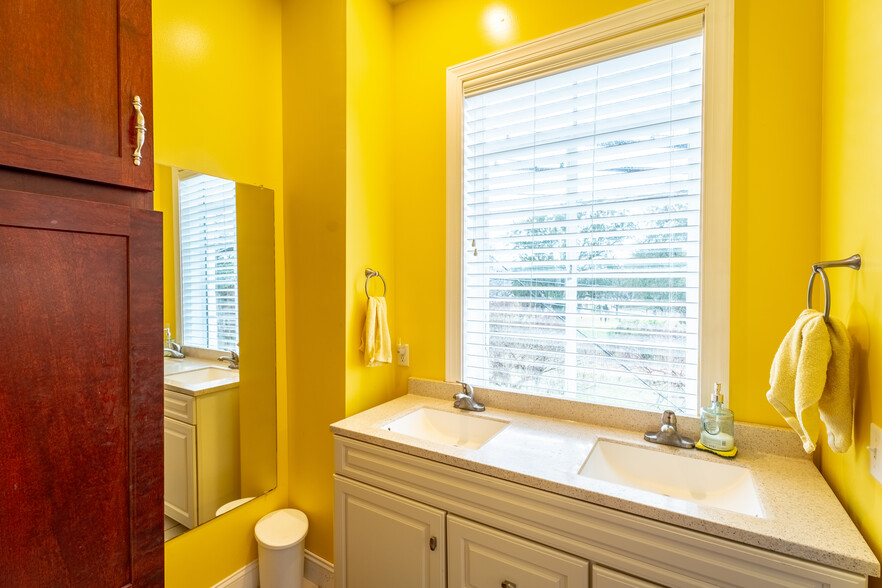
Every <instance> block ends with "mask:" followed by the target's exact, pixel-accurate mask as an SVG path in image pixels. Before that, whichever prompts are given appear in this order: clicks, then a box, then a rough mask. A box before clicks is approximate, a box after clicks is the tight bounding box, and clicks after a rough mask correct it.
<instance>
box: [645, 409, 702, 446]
mask: <svg viewBox="0 0 882 588" xmlns="http://www.w3.org/2000/svg"><path fill="white" fill-rule="evenodd" d="M643 438H644V439H646V440H647V441H651V442H653V443H661V444H662V445H670V446H672V447H682V448H683V449H692V448H693V447H695V441H693V440H692V439H690V438H689V437H684V436H682V435H680V433H679V432H678V431H677V415H675V414H674V411H672V410H666V411H665V412H664V413H663V414H662V424H661V428H660V429H659V430H658V431H646V433H644V434H643Z"/></svg>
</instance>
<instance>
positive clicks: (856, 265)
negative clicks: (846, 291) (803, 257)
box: [806, 254, 861, 320]
mask: <svg viewBox="0 0 882 588" xmlns="http://www.w3.org/2000/svg"><path fill="white" fill-rule="evenodd" d="M825 267H847V268H851V269H853V270H859V269H861V256H860V255H858V254H855V255H852V256H851V257H848V258H846V259H837V260H835V261H822V262H820V263H816V264H814V265H813V266H812V275H811V277H810V278H809V283H808V294H807V295H806V305H807V306H806V307H807V308H809V309H811V307H812V286H813V285H814V283H815V276H816V275H818V274H821V281H822V282H824V320H827V319H829V318H830V281H829V280H828V279H827V272H825V271H824V268H825Z"/></svg>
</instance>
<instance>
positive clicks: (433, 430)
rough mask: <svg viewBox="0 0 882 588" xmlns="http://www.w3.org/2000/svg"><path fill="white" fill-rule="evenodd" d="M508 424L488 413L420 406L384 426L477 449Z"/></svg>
mask: <svg viewBox="0 0 882 588" xmlns="http://www.w3.org/2000/svg"><path fill="white" fill-rule="evenodd" d="M508 425H509V422H508V421H503V420H500V419H495V418H491V417H486V416H476V415H470V414H459V413H452V412H445V411H443V410H435V409H432V408H420V409H417V410H415V411H413V412H411V413H409V414H407V415H405V416H403V417H400V418H398V419H396V420H394V421H392V422H391V423H389V424H388V425H386V426H385V427H383V428H384V429H386V430H387V431H392V432H393V433H401V434H402V435H407V436H409V437H416V438H417V439H424V440H426V441H434V442H436V443H444V444H446V445H453V446H455V447H465V448H466V449H478V448H479V447H481V446H483V445H484V444H485V443H487V441H489V440H490V439H492V438H493V437H495V436H496V435H498V434H499V433H500V432H501V431H502V430H503V429H505V428H506V427H507V426H508Z"/></svg>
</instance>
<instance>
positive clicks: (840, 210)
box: [821, 0, 882, 587]
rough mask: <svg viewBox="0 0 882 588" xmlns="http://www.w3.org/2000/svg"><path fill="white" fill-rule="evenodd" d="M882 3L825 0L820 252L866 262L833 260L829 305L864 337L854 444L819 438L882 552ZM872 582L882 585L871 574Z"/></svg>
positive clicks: (836, 478)
mask: <svg viewBox="0 0 882 588" xmlns="http://www.w3.org/2000/svg"><path fill="white" fill-rule="evenodd" d="M880 22H882V4H880V3H879V2H877V1H875V0H827V2H826V3H825V14H824V68H823V72H824V77H823V105H824V108H823V119H822V120H823V138H824V141H823V155H822V178H823V183H822V189H823V192H822V193H823V196H822V201H821V204H822V206H821V217H822V218H823V219H824V220H823V224H822V226H821V237H822V238H821V257H823V258H824V259H840V258H842V257H847V256H849V255H851V254H852V253H860V254H861V255H862V256H863V259H864V264H863V267H862V268H861V270H860V271H859V272H852V271H851V270H847V269H834V270H830V272H829V275H830V282H831V283H830V293H831V297H832V299H833V301H832V307H831V313H832V314H835V315H836V316H839V317H841V318H843V319H844V320H846V323H847V325H848V330H849V332H850V333H851V334H852V336H853V337H854V339H855V340H856V341H857V345H858V350H859V351H858V352H859V363H860V370H859V373H858V378H859V380H858V381H859V388H858V391H857V402H856V411H855V425H854V435H855V442H854V446H853V447H852V449H851V450H850V451H848V452H847V453H845V454H842V455H838V454H834V453H832V452H831V451H830V450H829V448H828V447H827V445H826V443H824V444H822V451H823V453H822V459H821V471H822V472H823V473H824V477H826V478H827V481H828V482H829V483H830V485H831V487H832V488H833V491H834V492H835V493H836V495H837V496H838V497H839V500H840V501H842V503H843V505H845V508H846V510H847V511H848V513H849V514H850V515H851V517H852V519H853V520H854V521H855V524H856V525H857V527H858V528H859V529H860V530H861V532H862V533H863V534H864V537H865V538H866V539H867V542H868V543H869V544H870V547H872V548H873V551H874V552H875V553H876V556H877V557H880V558H882V484H880V483H878V482H876V481H875V480H874V479H873V478H872V477H871V476H870V475H869V456H868V452H867V450H866V449H865V447H866V446H867V445H868V444H869V434H870V423H875V424H876V425H877V426H882V396H880V392H879V390H880V388H882V344H880V341H882V265H880V263H879V260H880V259H882V234H880V230H879V221H880V219H882V198H880V196H879V193H880V190H879V188H880V186H882V167H880V165H879V161H878V159H879V154H880V153H882V103H880V101H879V97H880V95H882V35H880V33H879V23H880ZM871 585H872V586H876V587H879V586H882V581H880V580H879V579H874V580H873V582H871Z"/></svg>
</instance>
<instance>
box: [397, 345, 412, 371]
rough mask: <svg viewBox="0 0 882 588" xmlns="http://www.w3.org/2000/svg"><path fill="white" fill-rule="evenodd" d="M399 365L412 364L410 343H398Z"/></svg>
mask: <svg viewBox="0 0 882 588" xmlns="http://www.w3.org/2000/svg"><path fill="white" fill-rule="evenodd" d="M398 365H403V366H409V365H410V345H408V344H407V343H405V344H403V345H402V344H401V343H399V344H398Z"/></svg>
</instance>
